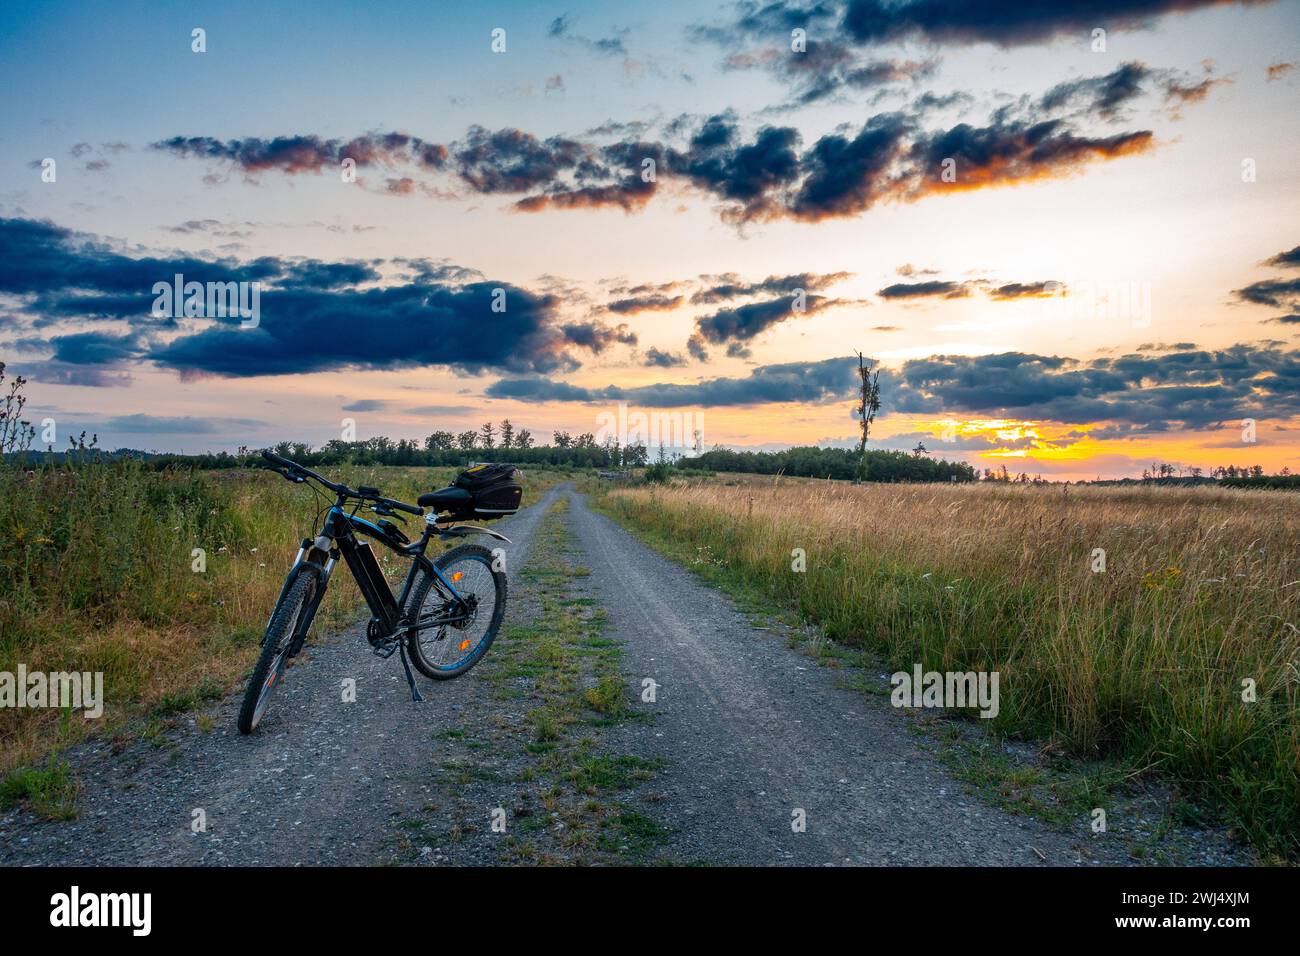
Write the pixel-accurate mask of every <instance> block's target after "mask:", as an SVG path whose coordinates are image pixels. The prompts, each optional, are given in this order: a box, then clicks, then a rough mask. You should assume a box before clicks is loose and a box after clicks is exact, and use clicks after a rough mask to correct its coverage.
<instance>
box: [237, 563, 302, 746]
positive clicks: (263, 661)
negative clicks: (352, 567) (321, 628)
mask: <svg viewBox="0 0 1300 956" xmlns="http://www.w3.org/2000/svg"><path fill="white" fill-rule="evenodd" d="M315 593H316V575H315V574H313V573H311V571H310V570H307V569H304V570H303V571H302V572H301V573H299V575H298V577H297V578H295V579H294V582H293V584H291V585H289V590H288V591H286V592H285V595H284V597H283V598H282V599H281V600H280V603H279V604H277V605H276V607H275V613H274V614H272V615H271V623H270V624H269V625H267V628H266V638H265V639H264V640H263V642H262V654H261V656H260V657H259V658H258V659H257V666H256V667H254V668H253V673H252V675H251V676H250V677H249V678H248V688H247V689H246V690H245V691H244V702H243V704H242V705H241V706H240V708H239V720H238V722H237V723H238V726H239V732H240V733H241V734H251V733H252V732H253V731H254V730H255V729H256V728H257V725H258V724H259V723H261V721H262V716H263V715H264V714H265V713H266V708H267V705H268V704H269V703H270V701H271V693H272V692H273V691H274V690H275V689H276V688H277V687H278V686H279V685H280V682H281V678H282V677H283V676H284V668H285V665H286V664H287V663H288V661H289V655H288V650H289V645H290V643H291V642H292V641H293V635H294V632H295V631H296V630H297V629H298V622H299V621H301V620H302V615H303V612H304V611H305V610H306V609H307V607H308V605H310V603H311V599H312V597H313V596H314V595H315Z"/></svg>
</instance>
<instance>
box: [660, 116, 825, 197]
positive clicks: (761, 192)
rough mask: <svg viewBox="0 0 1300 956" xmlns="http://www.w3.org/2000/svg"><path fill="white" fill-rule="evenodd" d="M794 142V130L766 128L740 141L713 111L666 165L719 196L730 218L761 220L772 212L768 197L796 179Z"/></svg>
mask: <svg viewBox="0 0 1300 956" xmlns="http://www.w3.org/2000/svg"><path fill="white" fill-rule="evenodd" d="M798 145H799V133H798V131H796V130H794V129H791V128H789V127H782V128H777V127H771V126H765V127H763V128H762V129H760V130H759V131H758V133H757V134H756V135H755V137H754V141H753V142H752V143H742V142H740V134H739V130H738V127H737V125H736V122H735V120H734V119H733V118H732V117H730V116H728V115H717V116H712V117H710V118H709V119H707V120H706V121H705V122H704V124H703V125H702V126H701V127H700V129H699V130H698V131H697V132H696V133H695V135H694V136H693V137H692V138H691V141H690V146H689V148H688V149H687V150H685V151H682V152H677V151H673V152H671V153H670V169H671V171H672V172H673V173H675V174H679V175H682V176H685V177H686V178H687V179H689V180H690V181H691V182H692V183H693V184H694V185H696V186H697V187H699V188H700V189H703V190H704V191H706V192H709V193H711V194H713V195H714V196H716V197H718V198H719V199H721V200H724V201H725V202H726V203H727V204H728V206H729V207H730V210H729V216H730V217H731V218H734V219H738V220H749V219H754V218H760V217H764V216H767V215H769V214H770V213H771V195H772V194H773V193H774V192H777V191H780V190H782V189H785V188H787V187H790V186H792V185H793V184H794V183H795V182H796V180H797V179H798V178H799V174H800V164H799V156H798V153H797V152H796V149H797V147H798Z"/></svg>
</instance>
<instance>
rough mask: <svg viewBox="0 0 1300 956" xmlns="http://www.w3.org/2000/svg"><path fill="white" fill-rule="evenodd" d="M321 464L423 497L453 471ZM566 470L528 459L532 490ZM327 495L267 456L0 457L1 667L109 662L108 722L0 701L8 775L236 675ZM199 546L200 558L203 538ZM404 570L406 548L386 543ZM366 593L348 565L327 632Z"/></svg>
mask: <svg viewBox="0 0 1300 956" xmlns="http://www.w3.org/2000/svg"><path fill="white" fill-rule="evenodd" d="M324 472H325V473H326V474H327V475H328V476H330V477H332V478H334V479H336V480H341V481H344V482H346V483H347V484H349V485H352V486H357V485H363V484H364V485H374V486H377V487H380V488H383V489H384V491H385V492H386V493H387V494H389V495H392V496H393V497H397V498H401V499H404V500H413V499H414V498H415V497H417V496H418V494H420V493H422V492H424V491H427V490H429V489H431V488H434V487H438V486H439V485H442V484H445V483H446V482H447V481H448V480H449V479H450V478H451V476H452V474H453V470H452V469H447V468H441V469H432V468H405V467H384V466H370V467H363V466H352V465H347V466H339V467H337V468H327V469H324ZM555 478H556V476H555V475H553V474H550V473H549V472H547V471H545V470H544V469H531V468H530V469H529V471H528V476H527V478H526V486H525V496H524V504H525V505H528V504H531V503H533V502H535V501H536V499H537V496H538V495H539V494H540V493H541V492H542V491H543V490H544V489H545V488H546V487H548V486H549V485H550V484H551V483H552V482H553V481H554V480H555ZM316 506H317V502H316V500H315V498H314V497H313V495H312V494H311V493H310V492H308V491H307V490H306V489H305V488H304V486H302V485H296V484H291V483H289V482H286V481H284V480H283V479H282V478H280V477H278V476H277V475H274V474H271V473H269V472H266V471H262V470H242V469H231V470H225V471H215V472H196V471H191V470H163V471H155V470H152V469H150V468H147V467H145V466H143V465H142V464H141V463H139V462H135V461H130V460H116V461H106V462H97V461H94V460H86V461H82V462H77V461H75V460H73V461H70V462H69V463H68V464H66V465H61V466H46V465H43V464H41V463H40V461H39V456H33V459H32V465H31V466H30V467H28V468H25V469H20V468H18V467H17V466H16V465H14V464H12V463H9V464H0V541H2V542H3V543H4V547H0V671H7V672H10V673H13V672H15V671H16V670H17V666H18V665H19V664H20V663H21V664H25V665H26V667H27V669H28V670H29V672H30V671H89V672H92V673H93V672H102V673H103V675H104V702H105V713H104V716H103V717H102V718H101V719H100V720H96V721H86V720H82V719H81V718H80V715H74V716H76V719H75V720H67V719H63V718H61V717H60V715H59V714H58V712H57V711H53V712H52V711H49V710H42V709H33V708H21V709H20V708H4V709H0V773H3V772H6V771H9V770H12V769H14V768H16V767H20V766H24V765H26V766H39V765H40V763H41V762H42V761H43V760H44V759H45V758H46V757H47V756H48V755H50V754H53V753H57V752H58V751H59V750H61V749H62V748H64V747H66V746H68V745H70V744H74V743H76V742H77V741H78V740H80V739H82V738H83V737H84V736H85V735H86V734H87V733H93V732H95V731H97V730H100V729H102V728H115V727H117V726H118V725H120V724H121V723H123V722H133V721H136V720H140V719H144V720H158V719H161V720H169V719H174V718H176V717H178V716H180V715H182V714H184V713H186V712H188V711H191V710H193V709H195V708H198V707H201V706H203V705H204V704H205V703H207V702H209V701H211V700H213V699H214V698H216V697H219V696H220V695H221V694H223V693H225V692H226V691H228V690H230V689H232V688H233V687H237V686H238V684H239V682H240V680H241V679H242V677H243V676H244V675H245V674H246V672H247V669H248V667H249V666H250V665H251V663H252V661H253V659H254V657H255V656H256V653H257V649H258V639H259V637H260V636H261V632H262V629H263V628H264V627H265V625H266V619H267V616H268V615H269V613H270V610H271V607H272V605H273V604H274V601H275V598H276V595H277V594H278V591H279V588H280V584H281V581H282V580H283V575H284V572H285V571H286V570H287V568H288V565H289V563H290V562H291V560H292V558H293V555H294V553H295V552H296V551H297V548H298V543H299V541H300V540H301V539H302V537H303V536H304V535H307V534H309V533H310V532H311V531H312V530H313V526H314V525H313V522H314V517H315V515H316V510H317V507H316ZM195 549H201V550H202V551H203V552H204V554H203V558H202V562H203V565H202V569H201V570H196V569H195V562H196V560H198V559H196V557H195V556H194V554H193V552H194V550H195ZM381 556H382V557H384V558H386V559H387V560H386V562H385V564H384V567H385V568H386V569H387V570H388V571H389V572H390V574H391V575H392V576H394V577H396V576H397V575H398V574H400V573H401V571H402V570H403V569H404V564H403V562H402V561H401V560H400V559H399V558H397V557H396V556H390V555H387V554H383V553H381ZM361 609H362V602H361V599H360V595H359V593H358V591H357V589H356V587H355V586H354V585H353V583H352V582H351V581H350V580H349V579H348V576H347V575H336V576H335V578H334V582H333V583H332V584H331V587H330V590H329V592H328V594H327V595H326V599H325V601H324V603H323V604H322V605H321V608H320V611H319V613H318V615H317V619H316V624H315V628H314V629H315V631H316V632H317V633H320V632H322V631H326V630H330V629H334V628H337V627H339V626H341V625H343V624H346V623H350V622H351V621H352V620H354V619H355V618H356V617H357V615H358V614H359V613H360V612H361Z"/></svg>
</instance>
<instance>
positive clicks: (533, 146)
mask: <svg viewBox="0 0 1300 956" xmlns="http://www.w3.org/2000/svg"><path fill="white" fill-rule="evenodd" d="M586 156H587V151H586V149H585V148H584V147H583V145H582V144H581V143H579V142H577V141H576V140H571V139H565V138H564V137H561V136H552V137H551V138H550V139H545V140H539V139H538V138H537V137H535V136H533V135H532V134H530V133H525V132H523V131H522V130H517V129H500V130H496V131H495V132H489V131H488V130H486V129H484V128H483V127H481V126H472V127H470V129H469V132H468V133H467V134H466V137H465V140H464V141H463V142H461V143H457V144H456V145H455V146H454V147H453V150H452V158H453V161H454V163H455V165H456V170H457V172H458V173H459V174H460V177H461V179H463V180H464V181H465V182H466V183H468V184H469V185H470V186H471V187H473V188H474V190H475V191H477V192H480V193H520V192H528V191H530V190H533V189H536V188H538V187H541V186H546V185H549V184H551V183H553V182H555V181H556V180H557V179H558V178H559V177H560V175H561V173H564V172H567V171H570V170H573V169H574V168H575V167H576V166H577V165H578V164H579V163H580V162H582V161H583V160H584V159H585V158H586Z"/></svg>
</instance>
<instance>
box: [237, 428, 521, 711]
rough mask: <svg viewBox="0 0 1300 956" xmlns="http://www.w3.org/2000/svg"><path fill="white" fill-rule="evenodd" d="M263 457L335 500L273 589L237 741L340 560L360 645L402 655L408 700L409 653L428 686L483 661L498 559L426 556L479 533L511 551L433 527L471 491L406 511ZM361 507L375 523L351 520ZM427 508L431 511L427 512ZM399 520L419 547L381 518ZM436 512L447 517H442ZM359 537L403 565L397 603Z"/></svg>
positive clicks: (499, 580) (494, 623) (498, 582)
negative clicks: (353, 586)
mask: <svg viewBox="0 0 1300 956" xmlns="http://www.w3.org/2000/svg"><path fill="white" fill-rule="evenodd" d="M262 457H263V458H265V459H266V460H267V461H269V462H271V464H272V465H273V466H275V467H273V468H272V470H273V471H275V472H276V473H277V474H280V475H282V476H283V477H284V478H287V479H288V480H289V481H292V482H295V483H298V484H304V483H307V482H315V483H317V484H319V485H320V486H321V487H323V488H325V489H327V490H328V491H330V492H333V493H334V495H335V496H336V497H335V501H334V504H333V506H332V507H330V509H329V511H328V513H327V514H326V517H325V520H324V523H323V524H322V525H321V528H320V531H319V532H318V533H317V534H316V535H315V537H313V538H304V539H303V541H302V544H301V546H300V547H299V549H298V555H297V557H296V558H295V559H294V563H293V567H292V568H290V570H289V573H288V574H287V575H286V576H285V579H284V584H283V586H282V587H281V588H280V596H279V598H278V599H277V600H276V603H275V609H274V610H273V611H272V612H271V617H270V620H268V621H267V626H266V633H265V634H264V636H263V637H262V651H261V654H260V655H259V657H258V660H257V665H256V666H255V667H254V668H253V673H252V675H251V676H250V677H249V681H248V688H247V689H246V690H245V692H244V700H243V704H242V706H241V707H240V709H239V718H238V726H239V732H240V733H242V734H250V733H252V732H253V731H254V730H255V729H256V728H257V725H258V724H259V723H260V722H261V720H262V717H263V716H264V715H265V713H266V708H267V705H268V704H269V703H270V699H271V694H272V692H273V691H274V690H275V688H276V687H278V686H279V685H280V683H281V682H282V680H283V677H284V672H285V668H286V667H287V665H288V662H289V660H291V659H292V658H293V657H295V656H297V654H298V653H299V651H301V650H302V647H303V644H304V643H305V642H306V640H307V632H308V631H309V630H310V628H311V624H312V620H313V619H314V618H315V616H316V610H317V608H319V607H320V602H321V599H322V598H324V596H325V589H326V587H327V586H328V584H329V580H330V576H331V574H332V573H333V571H334V567H335V565H336V564H337V562H338V559H339V557H340V556H341V557H342V558H343V560H344V562H345V563H346V564H347V566H348V569H349V570H350V571H351V572H352V576H353V577H354V578H355V579H356V582H357V587H358V588H360V589H361V595H362V597H363V598H365V601H366V605H367V606H368V607H369V609H370V613H371V618H370V623H369V625H368V626H367V628H366V638H367V640H368V641H369V643H370V645H371V648H372V650H373V652H374V653H375V654H376V655H378V656H379V657H383V658H385V659H387V658H389V657H392V656H393V654H394V652H399V653H400V654H401V659H402V667H403V669H404V670H405V672H406V680H407V683H408V684H409V685H410V688H411V698H412V700H415V701H420V700H422V699H423V698H422V697H421V696H420V691H419V688H417V687H416V685H415V676H414V675H413V674H412V673H411V664H410V662H408V654H409V658H410V661H413V662H414V663H415V667H416V669H417V670H418V671H420V673H422V674H424V675H425V676H427V677H431V678H434V679H435V680H449V679H451V678H453V677H459V676H460V675H461V674H464V673H465V672H466V671H468V670H470V669H471V668H472V667H474V665H475V664H477V663H478V662H479V661H480V660H482V659H483V656H484V655H485V654H486V653H487V651H488V648H489V647H491V646H492V641H493V640H494V639H495V638H496V635H497V631H498V630H499V629H500V627H501V620H502V618H503V617H504V616H505V607H506V575H505V572H504V571H503V570H502V564H503V562H502V561H500V560H499V559H498V556H499V555H501V556H503V554H502V552H500V549H498V550H497V551H496V552H493V551H489V550H488V549H487V548H485V547H483V546H482V545H478V544H462V545H460V546H459V547H456V548H452V549H451V550H450V551H445V552H443V553H442V554H441V555H439V556H438V558H437V559H436V560H432V561H431V560H429V558H427V557H426V556H425V553H424V552H425V549H426V548H427V547H428V544H429V541H430V540H431V539H432V538H433V537H434V536H435V535H437V536H438V537H439V538H440V539H441V540H444V541H445V540H447V539H449V538H460V537H468V536H470V535H475V534H486V535H490V536H491V537H493V538H496V539H498V540H500V541H504V542H505V543H506V544H511V543H512V542H511V541H510V539H509V538H507V537H506V536H505V535H503V534H500V533H499V532H496V531H491V530H489V529H487V528H479V527H475V526H472V525H463V524H457V525H447V526H440V523H441V522H450V521H459V520H460V517H459V516H460V515H463V514H464V513H465V508H466V505H467V503H468V502H469V498H470V494H469V492H467V491H465V490H463V489H462V488H458V487H449V488H443V489H441V490H440V491H434V492H429V493H427V494H423V495H421V496H420V498H419V506H416V505H410V504H406V503H405V502H402V501H397V500H395V499H393V498H387V497H385V496H384V495H383V494H382V492H380V490H379V489H378V488H372V487H367V486H361V487H359V488H356V489H355V490H354V489H352V488H349V487H348V486H347V485H343V484H336V483H335V482H332V481H329V480H328V479H327V478H325V477H323V476H321V475H319V474H317V473H316V472H314V471H312V470H311V469H309V468H306V467H304V466H302V465H300V464H298V463H297V462H294V461H290V460H289V459H288V458H284V457H282V456H280V455H277V454H274V453H273V452H270V451H264V452H262ZM516 488H517V486H516ZM312 490H313V491H316V489H315V488H313V489H312ZM316 493H317V494H318V495H319V492H316ZM363 504H368V505H369V508H370V510H371V511H372V512H374V513H375V514H378V515H381V516H382V517H381V518H380V520H378V521H376V522H373V523H372V522H370V521H367V520H366V519H365V518H361V517H358V516H357V514H356V512H357V511H358V510H360V508H361V506H362V505H363ZM517 504H518V498H517V493H516V499H515V505H516V506H517ZM349 505H352V510H351V512H349V511H348V510H347V509H348V507H349ZM425 507H428V508H430V509H431V510H430V511H429V512H428V513H427V514H426V513H425V511H424V508H425ZM321 510H322V511H323V510H324V507H322V508H321ZM471 511H472V509H471ZM398 512H404V513H406V514H410V515H415V516H419V517H422V518H423V519H424V532H423V534H421V536H420V538H419V539H418V540H416V541H414V542H413V541H411V540H410V538H408V537H407V535H406V534H405V532H403V531H402V529H400V528H398V527H397V525H395V524H393V522H392V521H390V520H388V519H390V518H396V519H397V520H399V521H404V520H405V519H403V518H401V517H400V515H398ZM440 512H452V514H451V515H448V516H440ZM317 517H318V518H319V513H318V515H317ZM359 534H360V535H365V536H367V537H369V538H373V539H374V540H376V541H378V542H379V543H380V544H382V545H384V546H385V547H387V548H388V549H390V550H392V551H394V552H396V553H397V554H400V555H403V556H404V557H409V558H411V566H410V569H409V570H408V571H407V574H406V580H405V582H404V583H403V585H402V589H401V592H400V594H399V595H394V594H393V591H392V589H391V588H390V587H389V585H388V581H387V579H386V578H385V577H384V574H383V571H382V570H380V567H379V562H378V561H377V560H376V558H375V555H374V552H373V549H372V548H371V547H370V544H369V543H368V542H362V541H359V540H358V538H357V536H358V535H359ZM489 600H490V601H491V604H490V605H488V604H487V601H489ZM480 624H481V625H483V626H482V630H481V632H480V631H479V625H480Z"/></svg>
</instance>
